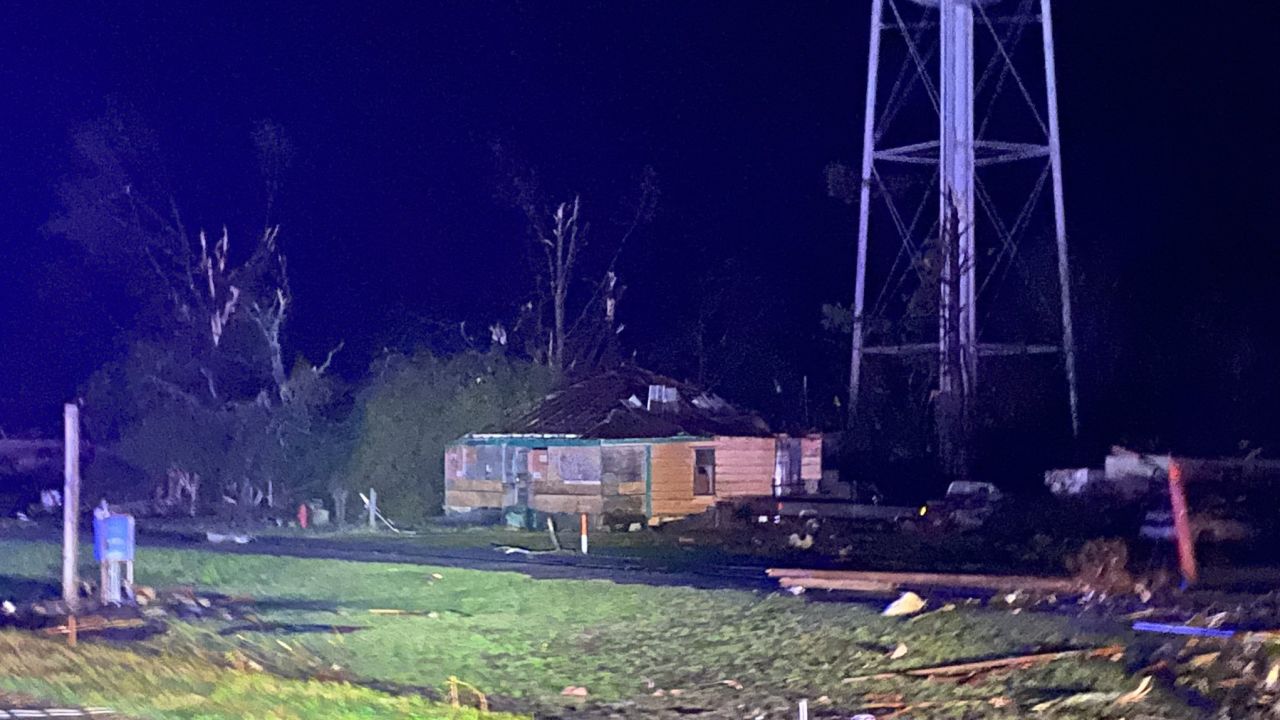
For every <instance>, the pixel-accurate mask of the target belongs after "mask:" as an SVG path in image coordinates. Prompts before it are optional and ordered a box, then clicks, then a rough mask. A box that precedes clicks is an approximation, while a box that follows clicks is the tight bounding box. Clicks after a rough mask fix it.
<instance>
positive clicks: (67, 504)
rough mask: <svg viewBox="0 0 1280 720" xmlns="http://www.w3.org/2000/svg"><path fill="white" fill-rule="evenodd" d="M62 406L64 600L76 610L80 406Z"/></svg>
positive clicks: (78, 590)
mask: <svg viewBox="0 0 1280 720" xmlns="http://www.w3.org/2000/svg"><path fill="white" fill-rule="evenodd" d="M62 410H63V438H62V444H63V487H62V601H63V602H64V603H66V604H67V608H68V609H69V610H70V611H71V612H73V613H74V612H75V611H76V610H77V609H78V608H79V605H80V602H79V601H80V582H79V579H80V578H79V577H78V575H77V573H76V561H77V559H78V557H79V549H80V548H79V544H80V543H79V541H80V534H79V530H80V529H79V527H78V525H79V521H80V407H79V406H78V405H76V404H75V403H67V404H66V406H64V407H63V409H62Z"/></svg>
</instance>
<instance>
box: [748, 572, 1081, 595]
mask: <svg viewBox="0 0 1280 720" xmlns="http://www.w3.org/2000/svg"><path fill="white" fill-rule="evenodd" d="M766 573H767V574H768V576H769V577H771V578H779V579H787V580H789V581H791V585H792V586H804V587H815V588H821V587H822V584H823V583H834V582H841V581H847V582H871V583H883V584H886V585H892V586H893V587H895V588H896V587H903V586H917V587H954V588H974V589H989V590H1038V591H1043V592H1063V593H1066V592H1075V591H1078V590H1079V589H1080V584H1079V583H1078V582H1077V581H1076V580H1075V579H1074V578H1065V577H1038V576H1029V575H969V574H963V573H911V572H877V571H856V570H806V569H801V568H769V569H768V570H767V571H766ZM801 581H803V582H801Z"/></svg>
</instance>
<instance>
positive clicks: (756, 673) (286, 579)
mask: <svg viewBox="0 0 1280 720" xmlns="http://www.w3.org/2000/svg"><path fill="white" fill-rule="evenodd" d="M57 552H58V549H57V547H56V546H54V545H44V544H34V543H21V542H0V575H3V576H9V577H10V578H15V579H23V578H26V579H36V578H39V579H49V580H51V579H52V578H54V577H56V572H55V568H56V563H57ZM137 568H138V571H137V572H138V580H139V582H141V583H145V584H150V585H155V586H167V585H173V584H189V585H195V586H197V587H198V588H200V589H202V590H204V591H206V592H208V591H216V592H220V593H225V594H233V595H251V596H253V597H255V598H256V599H257V600H259V601H260V603H262V604H260V606H259V607H258V608H257V609H256V614H257V616H258V619H259V620H260V621H261V622H266V623H304V624H315V625H321V626H333V625H346V626H360V627H362V628H364V629H361V630H358V631H356V632H352V633H350V634H345V635H344V634H337V633H334V632H308V633H299V634H289V635H277V634H272V633H269V632H259V631H257V630H255V629H254V627H253V626H252V624H251V623H250V624H246V623H244V622H243V621H238V620H237V621H230V622H229V621H225V620H204V621H197V622H192V623H174V624H173V626H172V627H171V630H170V632H169V633H167V634H165V635H162V636H158V637H156V638H153V639H151V640H148V641H146V642H145V643H144V644H143V647H142V648H138V649H139V650H147V651H153V652H156V653H159V657H161V658H214V659H216V658H226V657H232V656H237V654H239V655H238V656H243V657H249V658H254V659H255V660H256V661H258V662H260V663H261V664H263V665H264V666H266V667H267V669H268V670H272V671H276V672H277V673H280V674H282V675H295V676H299V677H302V676H306V675H307V674H308V673H313V672H315V671H316V670H318V669H325V668H333V667H334V666H337V668H338V669H339V670H340V672H341V673H342V675H343V676H344V677H348V678H351V679H355V680H359V681H366V682H380V683H392V684H396V685H399V686H409V687H414V688H426V689H432V690H436V691H439V690H440V689H441V688H443V686H444V684H445V683H446V681H447V679H448V678H449V677H450V676H457V677H458V678H460V679H462V680H463V681H466V682H468V683H471V684H473V685H475V686H477V687H479V688H480V689H481V690H482V691H484V692H485V693H488V694H490V695H492V696H495V697H496V698H498V699H499V700H500V701H501V700H502V699H505V700H506V701H507V702H506V706H507V707H515V708H519V709H522V710H526V711H529V712H537V713H539V714H545V713H546V712H548V711H551V712H555V711H558V710H562V709H563V705H564V703H565V702H573V701H570V700H566V699H564V698H562V697H561V694H560V693H561V691H562V689H564V688H565V687H566V686H570V685H573V686H584V687H586V688H587V689H588V691H589V693H590V700H591V701H592V702H593V703H631V704H632V705H627V706H625V707H630V708H632V709H633V710H634V711H635V712H637V713H640V714H638V715H635V716H636V717H644V716H661V715H664V714H670V713H671V712H672V709H673V708H674V707H675V706H677V705H679V706H682V707H695V708H705V709H707V710H708V714H703V715H702V717H743V716H744V715H745V716H750V717H755V716H756V715H757V714H760V713H764V714H766V715H767V716H769V717H787V716H794V710H792V709H791V708H793V707H794V702H795V701H796V700H798V699H799V698H809V699H810V700H811V702H814V703H815V704H816V705H818V706H819V707H830V708H831V709H832V712H834V711H835V710H839V711H841V712H843V713H845V714H846V716H847V715H852V714H854V712H856V711H858V710H859V709H860V708H862V707H863V706H864V705H866V704H867V702H869V699H868V696H869V695H876V694H884V693H891V694H900V695H902V696H903V697H904V698H905V699H906V700H907V701H908V702H923V701H930V700H932V701H939V700H959V699H969V700H975V701H982V700H986V699H990V698H995V697H1000V698H1009V699H1010V700H1011V701H1012V703H1011V704H1009V705H1005V706H1003V707H985V706H984V711H983V713H982V714H981V716H982V717H984V718H1001V717H1007V718H1014V717H1023V716H1025V715H1026V713H1027V708H1028V707H1030V705H1031V704H1034V703H1035V702H1037V701H1039V700H1043V699H1046V698H1048V697H1053V696H1054V695H1055V694H1060V693H1064V692H1075V691H1080V690H1097V691H1120V690H1128V689H1132V688H1133V687H1134V686H1135V685H1136V680H1134V679H1133V678H1131V677H1129V676H1128V675H1127V673H1126V671H1125V668H1124V666H1123V665H1122V664H1118V663H1111V662H1106V661H1097V660H1094V661H1075V660H1071V661H1064V662H1060V663H1056V664H1053V665H1050V666H1046V667H1042V668H1037V669H1032V670H1024V671H1019V672H1017V673H1013V674H1009V675H1004V676H991V677H987V678H984V679H980V680H979V681H977V682H974V683H971V684H965V685H947V684H940V683H928V682H922V681H916V680H906V679H894V680H887V681H872V682H857V683H846V682H842V680H843V679H844V678H846V677H849V676H854V675H864V674H869V673H875V672H883V671H886V670H891V669H903V668H909V667H916V666H921V665H928V664H933V663H941V662H952V661H960V660H967V659H975V658H982V657H987V656H994V655H1003V654H1008V653H1015V652H1030V651H1035V650H1037V649H1040V648H1061V647H1073V646H1092V645H1102V644H1108V643H1112V642H1117V641H1121V642H1123V641H1125V640H1127V639H1128V638H1127V637H1126V636H1124V635H1117V634H1116V632H1115V630H1114V629H1113V628H1110V627H1105V626H1084V625H1082V624H1080V623H1079V621H1076V620H1074V619H1072V618H1068V617H1063V616H1056V615H1049V614H1035V613H1026V612H1024V613H1022V614H1017V615H1015V614H1011V613H1009V612H1007V611H1001V610H995V609H991V610H987V609H978V608H962V609H960V610H957V611H954V612H947V613H939V614H936V615H931V616H927V617H924V618H921V619H920V620H918V621H914V622H908V621H906V620H904V619H898V618H885V617H882V616H880V614H879V611H878V607H872V606H863V605H849V604H835V603H821V602H811V601H808V600H806V599H804V598H795V597H791V596H789V595H777V594H759V593H750V592H740V591H704V590H695V589H689V588H678V587H661V588H659V587H646V586H632V585H618V584H614V583H610V582H603V581H573V580H532V579H529V578H527V577H525V576H522V575H518V574H512V573H496V572H481V571H469V570H460V569H450V568H429V567H419V566H408V565H394V564H377V563H350V562H341V561H330V560H311V559H291V558H276V557H268V556H260V555H219V554H215V553H204V552H199V551H190V550H182V551H179V550H165V549H146V548H144V549H142V550H140V551H139V556H138V562H137ZM433 574H438V575H440V576H441V577H439V578H436V577H434V576H433ZM265 601H270V602H271V604H270V605H268V604H266V603H265ZM374 608H396V609H402V610H409V611H419V612H427V613H435V616H432V617H428V616H415V615H401V616H379V615H373V614H370V613H369V610H370V609H374ZM231 626H235V629H232V630H228V628H229V627H231ZM6 637H12V635H10V636H6ZM898 643H904V644H905V645H906V646H907V647H908V653H907V654H906V656H905V657H902V658H901V659H899V660H890V659H889V658H888V657H887V653H888V652H889V651H890V650H891V649H892V648H894V647H895V646H896V645H897V644H898ZM0 652H3V649H2V648H0ZM86 652H87V651H86ZM94 652H107V651H106V650H101V651H99V650H96V649H95V650H94ZM111 652H114V653H118V657H115V656H113V662H124V660H125V659H130V658H134V657H140V656H138V655H136V654H135V653H132V652H125V651H111ZM130 661H132V660H130ZM138 662H142V661H141V660H138ZM192 662H195V661H194V660H193V661H192ZM201 662H203V663H205V665H201V666H200V667H202V668H204V669H202V670H200V671H199V672H200V673H207V674H210V675H209V676H210V677H213V678H216V682H220V683H229V685H227V687H228V688H231V687H232V686H236V687H241V688H242V689H247V690H250V691H253V690H254V688H253V687H252V686H250V685H243V686H237V685H236V683H251V682H266V680H265V679H264V678H263V677H261V676H247V677H240V676H237V675H234V674H231V675H226V676H223V675H221V674H220V673H230V672H232V671H229V670H225V669H218V668H217V667H216V666H215V665H212V664H210V663H209V661H208V660H203V661H201ZM182 668H184V669H177V670H174V671H173V673H171V674H170V675H161V677H164V678H167V679H166V680H165V682H170V681H172V682H175V683H176V682H178V681H179V679H180V678H182V677H185V676H186V674H187V672H188V670H187V669H185V668H186V666H182ZM4 670H5V666H4V665H2V664H0V675H6V676H8V677H7V679H0V689H9V690H20V691H28V692H32V693H36V694H40V695H43V696H46V697H56V698H58V699H59V700H68V701H69V700H71V699H78V698H82V697H87V696H85V695H82V694H81V693H83V692H86V690H85V688H84V687H83V686H81V685H75V684H70V685H64V686H60V687H62V688H63V689H62V690H59V692H60V693H61V694H49V692H48V690H49V689H50V688H47V687H44V686H39V685H33V684H31V683H39V682H47V681H43V680H36V679H35V678H37V677H44V676H45V675H46V674H47V673H44V672H43V671H42V672H39V673H36V672H34V671H32V672H30V673H28V674H27V675H23V676H20V677H22V678H27V679H25V680H22V682H21V683H19V682H18V681H16V680H14V679H13V677H14V676H13V675H11V674H10V673H6V672H4ZM142 672H143V673H150V672H151V669H149V668H148V669H146V670H143V671H142ZM190 672H192V673H195V672H196V670H195V667H194V666H193V667H192V668H191V670H190ZM68 673H71V674H68ZM72 674H74V673H73V671H70V670H63V671H58V670H56V669H55V670H54V675H55V676H56V677H63V678H64V679H65V681H66V682H71V680H70V678H71V676H72ZM75 681H76V682H81V683H82V682H86V681H84V680H83V679H82V678H79V677H78V676H76V677H75ZM208 682H214V680H210V681H208ZM271 682H281V683H287V682H289V681H284V680H272V681H271ZM23 683H25V684H23ZM739 685H740V686H741V689H736V688H737V686H739ZM97 687H98V686H91V687H90V689H93V688H97ZM329 687H330V686H329V685H326V684H321V683H302V684H300V685H298V686H296V687H295V688H293V689H292V690H291V692H292V694H289V695H287V697H288V698H290V701H291V702H296V703H297V705H298V706H301V705H302V704H305V703H306V702H308V698H310V697H313V696H312V695H310V694H309V693H321V692H328V691H329V690H327V688H329ZM338 687H343V688H346V690H344V691H343V692H352V693H354V692H356V688H355V687H354V686H338ZM53 689H57V688H53ZM657 690H662V691H664V692H663V693H661V694H660V695H661V696H660V697H655V695H654V693H655V692H656V691H657ZM94 691H97V690H94ZM672 691H679V692H677V693H674V694H673V693H672ZM139 692H140V695H141V696H144V697H145V693H144V692H142V691H139ZM228 692H229V690H228ZM334 692H336V691H334ZM360 692H372V691H360ZM197 694H199V693H197ZM251 694H252V693H251ZM206 695H207V693H206ZM317 697H318V695H317ZM820 698H821V699H823V701H822V703H818V700H819V699H820ZM383 699H386V696H384V695H375V697H370V698H366V699H360V700H356V699H353V700H352V701H351V702H353V703H358V702H368V703H373V702H374V700H379V701H382V700H383ZM140 702H142V703H143V704H141V705H139V706H138V707H137V708H134V707H128V708H122V709H128V710H129V711H130V712H135V714H145V713H143V712H142V710H145V709H146V708H148V707H151V706H147V705H146V704H145V702H143V701H142V700H140ZM387 702H390V701H389V700H387ZM117 704H119V703H117ZM593 707H594V706H593ZM587 709H590V708H587ZM597 709H598V708H597ZM188 710H190V711H191V712H194V710H191V709H190V708H187V709H186V710H181V711H173V712H172V713H171V714H164V713H163V712H161V711H160V710H159V709H155V708H152V709H151V710H147V712H148V713H150V716H153V717H196V716H197V715H183V714H181V712H186V711H188ZM1130 710H1132V708H1131V709H1130ZM1143 710H1144V711H1146V712H1151V713H1153V714H1156V715H1159V716H1162V717H1169V718H1178V717H1195V716H1196V713H1194V712H1192V711H1190V710H1188V709H1186V708H1185V706H1184V705H1183V704H1182V703H1181V702H1179V701H1178V700H1177V699H1176V698H1174V697H1172V696H1170V695H1168V694H1165V693H1163V692H1159V691H1158V692H1157V693H1154V694H1153V695H1152V696H1151V697H1149V698H1148V700H1147V701H1145V703H1144V707H1143ZM757 711H758V712H757ZM166 712H168V711H166ZM255 712H256V710H255ZM335 712H337V711H336V710H335ZM395 712H398V711H397V710H394V709H392V708H390V707H388V709H387V710H386V713H385V715H384V713H383V712H382V711H381V710H369V711H368V713H367V714H364V715H360V714H358V713H357V714H352V715H351V716H358V717H382V716H389V717H394V716H396V715H395V714H394V713H395ZM957 712H958V711H957V710H956V709H955V708H954V707H953V708H950V709H948V708H946V707H945V706H935V707H933V708H926V709H922V710H920V711H918V712H913V713H912V714H911V717H913V718H929V717H956V716H957V715H956V713H957ZM1072 712H1074V713H1076V714H1075V715H1072V714H1070V713H1072ZM788 714H789V715H788ZM245 716H248V715H245ZM283 716H285V717H289V715H283ZM342 716H344V715H340V714H339V715H329V716H327V717H342ZM424 716H426V717H431V715H429V714H427V715H424ZM1048 716H1049V717H1081V718H1084V717H1090V718H1092V717H1105V716H1106V714H1105V713H1102V712H1101V711H1100V710H1099V709H1098V708H1083V709H1082V708H1069V709H1064V710H1063V711H1062V712H1061V713H1059V714H1056V715H1048ZM1117 716H1119V715H1117ZM1130 716H1132V713H1130ZM201 717H204V716H201ZM207 717H221V715H216V714H209V715H207Z"/></svg>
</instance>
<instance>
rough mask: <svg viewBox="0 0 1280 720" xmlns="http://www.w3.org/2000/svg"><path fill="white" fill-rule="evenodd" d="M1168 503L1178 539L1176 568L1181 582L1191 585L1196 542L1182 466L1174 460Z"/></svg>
mask: <svg viewBox="0 0 1280 720" xmlns="http://www.w3.org/2000/svg"><path fill="white" fill-rule="evenodd" d="M1169 505H1170V508H1171V509H1172V511H1173V531H1174V535H1175V536H1176V537H1177V541H1178V568H1179V569H1180V570H1181V571H1182V582H1183V584H1185V585H1191V584H1192V583H1194V582H1195V581H1196V578H1197V576H1198V574H1199V572H1198V571H1199V568H1198V567H1197V566H1196V542H1195V538H1194V537H1193V536H1192V534H1191V516H1190V514H1189V513H1188V512H1187V493H1186V487H1185V484H1184V482H1183V477H1182V466H1181V465H1179V464H1178V461H1176V460H1170V461H1169Z"/></svg>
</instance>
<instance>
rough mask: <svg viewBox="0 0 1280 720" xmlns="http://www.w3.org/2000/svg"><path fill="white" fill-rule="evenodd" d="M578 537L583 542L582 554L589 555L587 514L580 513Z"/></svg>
mask: <svg viewBox="0 0 1280 720" xmlns="http://www.w3.org/2000/svg"><path fill="white" fill-rule="evenodd" d="M578 537H579V539H580V540H581V542H582V554H583V555H586V554H587V514H586V513H578Z"/></svg>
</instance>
